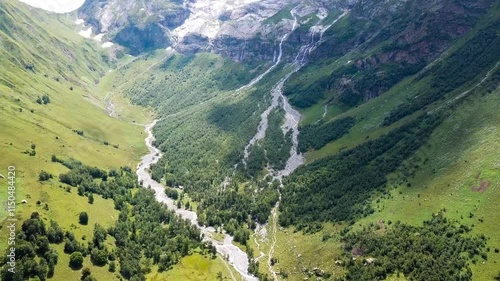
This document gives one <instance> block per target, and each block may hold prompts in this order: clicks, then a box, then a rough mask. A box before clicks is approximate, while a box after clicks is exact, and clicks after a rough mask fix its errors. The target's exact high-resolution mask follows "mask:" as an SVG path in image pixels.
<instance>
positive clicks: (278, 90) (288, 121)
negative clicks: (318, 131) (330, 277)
mask: <svg viewBox="0 0 500 281" xmlns="http://www.w3.org/2000/svg"><path fill="white" fill-rule="evenodd" d="M296 8H297V7H296ZM294 10H295V8H294V9H292V10H291V14H292V16H293V17H294V25H293V28H292V32H293V30H295V26H296V24H297V16H296V15H295V13H294ZM347 12H348V11H344V13H342V14H341V15H340V16H339V17H338V18H337V19H335V20H334V21H333V22H332V23H331V24H329V25H327V26H326V27H323V26H319V25H315V26H313V27H311V29H310V32H311V40H310V41H309V42H308V43H307V44H306V45H303V46H301V47H300V49H299V51H298V54H297V56H296V57H295V61H294V62H293V64H292V65H291V66H290V67H291V68H292V69H291V70H290V72H288V74H287V75H285V77H283V78H282V79H281V80H280V81H279V82H278V83H277V84H276V85H275V86H274V87H273V88H272V89H271V96H272V102H271V105H270V106H269V107H268V108H267V109H266V110H265V111H264V112H263V113H262V114H261V121H260V124H259V127H258V128H257V133H256V134H255V136H254V137H253V138H252V139H251V140H250V141H249V143H248V144H247V145H246V146H245V150H244V158H243V160H242V162H243V163H244V164H245V165H246V160H247V159H248V157H249V150H250V148H251V147H252V146H254V145H255V143H256V142H257V141H258V140H260V139H263V138H264V137H265V133H266V130H267V127H268V117H269V114H270V113H271V111H272V110H273V109H275V108H276V107H277V106H278V105H280V104H281V106H282V108H283V110H284V111H285V122H284V124H283V125H282V126H281V129H282V132H283V134H284V135H285V136H286V134H287V133H288V132H289V131H290V130H291V131H292V134H291V138H292V147H291V148H290V157H289V158H288V160H287V163H286V166H285V168H284V169H282V170H279V171H273V170H270V171H269V173H270V174H271V175H272V176H273V178H274V179H277V180H279V181H280V182H281V180H282V178H283V177H284V176H288V175H289V174H291V173H292V172H293V171H294V170H295V169H297V168H298V167H300V166H301V165H303V164H304V157H303V155H302V154H301V153H300V152H299V150H298V144H299V142H298V136H299V122H300V118H301V115H300V112H298V111H297V110H295V109H294V108H293V107H292V106H291V105H290V103H289V102H288V99H287V97H286V96H285V95H284V94H283V85H284V84H285V82H286V81H287V80H288V79H289V78H290V76H292V75H293V74H294V73H296V72H297V71H299V70H300V68H301V67H302V66H303V65H304V64H305V62H306V58H307V55H309V54H310V53H311V52H312V51H313V50H314V49H315V48H316V47H317V46H319V44H321V43H322V40H323V34H324V32H325V31H326V30H328V29H329V28H330V27H331V26H332V25H333V24H335V23H336V22H337V21H338V20H340V19H341V18H342V17H344V16H345V15H346V14H347ZM321 21H322V19H321V20H320V21H319V22H318V24H319V23H321ZM318 33H319V39H318V41H315V38H316V37H317V34H318ZM286 37H288V35H287V36H284V37H283V38H286ZM283 40H284V39H282V42H281V43H280V46H279V47H280V48H279V57H278V58H279V59H278V61H277V62H276V63H275V64H274V65H273V68H274V67H275V66H276V65H277V64H279V63H280V61H281V56H282V48H281V47H282V43H283ZM254 84H255V83H254ZM280 100H281V103H280ZM280 202H281V192H280V194H279V198H278V201H277V202H276V205H275V206H274V208H273V209H272V211H271V218H272V221H273V225H272V228H271V231H270V233H271V235H272V238H271V246H270V249H269V253H268V262H267V266H268V268H269V271H270V272H271V274H272V276H273V279H274V280H278V278H277V272H276V271H274V270H273V266H272V261H271V258H272V257H273V255H274V249H275V246H276V243H277V239H276V232H277V218H278V208H279V204H280ZM254 239H255V240H256V237H254ZM256 242H257V240H256ZM257 245H259V244H258V243H257ZM258 250H260V248H259V249H258ZM260 258H262V252H261V256H259V259H260Z"/></svg>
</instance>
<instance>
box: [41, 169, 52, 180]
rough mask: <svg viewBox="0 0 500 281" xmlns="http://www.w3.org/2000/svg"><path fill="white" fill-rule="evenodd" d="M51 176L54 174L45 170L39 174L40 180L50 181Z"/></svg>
mask: <svg viewBox="0 0 500 281" xmlns="http://www.w3.org/2000/svg"><path fill="white" fill-rule="evenodd" d="M51 178H52V175H51V174H49V173H47V172H45V171H44V170H42V171H40V174H39V175H38V180H39V181H48V180H49V179H51Z"/></svg>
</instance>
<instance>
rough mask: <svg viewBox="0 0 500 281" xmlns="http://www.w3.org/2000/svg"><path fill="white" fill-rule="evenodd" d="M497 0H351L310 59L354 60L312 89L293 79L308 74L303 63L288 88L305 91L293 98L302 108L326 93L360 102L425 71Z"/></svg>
mask: <svg viewBox="0 0 500 281" xmlns="http://www.w3.org/2000/svg"><path fill="white" fill-rule="evenodd" d="M493 3H494V1H493V0H481V1H475V0H433V1H425V2H422V1H417V0H407V1H392V0H381V1H365V0H360V1H357V2H355V3H350V4H351V5H350V13H349V16H348V17H346V19H345V21H344V22H343V23H342V24H341V26H338V27H336V28H334V29H332V30H329V32H327V33H326V34H325V42H324V43H323V44H322V45H321V46H319V47H318V48H317V50H316V51H315V52H314V53H313V54H311V56H312V58H311V60H312V61H316V62H317V61H321V60H334V59H338V58H340V57H342V56H344V55H346V54H348V53H351V54H352V56H351V57H352V59H351V60H350V61H349V62H348V63H347V64H346V65H344V66H342V67H339V68H337V69H335V71H333V72H331V71H330V72H331V74H330V75H329V76H325V77H323V78H321V79H320V81H317V83H315V84H314V85H312V86H307V87H308V88H304V86H300V85H299V84H300V83H298V82H297V84H295V83H293V81H294V80H296V81H300V79H301V78H300V77H301V76H302V75H307V72H308V71H309V69H308V68H309V67H305V68H304V69H302V71H301V72H300V73H297V74H296V75H295V76H294V77H292V79H291V80H290V81H292V83H289V85H288V87H287V89H286V91H285V92H286V94H287V95H294V94H299V93H301V95H300V96H297V97H294V98H292V103H294V105H295V106H298V107H308V106H311V105H313V104H315V103H316V102H317V101H319V100H321V99H322V98H324V97H326V96H329V97H332V100H330V102H334V103H340V104H342V105H347V106H356V105H358V104H359V103H361V102H363V101H366V100H369V99H371V98H374V97H377V96H379V95H380V94H382V93H384V92H385V91H387V90H388V89H389V88H391V87H392V86H393V85H395V84H396V83H398V82H399V81H401V80H402V79H404V78H405V77H407V76H408V75H413V74H416V73H418V72H419V71H421V70H422V69H423V68H424V67H425V66H426V65H427V64H429V63H430V62H432V61H433V60H435V59H436V58H437V57H438V56H439V55H440V54H442V53H443V52H445V51H446V50H447V49H448V48H449V47H450V46H451V45H452V44H453V42H455V40H457V39H458V38H460V37H462V36H464V35H465V34H466V33H467V32H469V31H470V30H471V28H472V27H473V26H474V25H475V24H476V23H477V21H478V19H479V18H480V17H481V16H482V15H484V14H485V13H486V12H487V11H488V10H489V9H490V7H491V5H492V4H493ZM312 69H315V68H314V67H311V70H312ZM304 93H307V94H304ZM305 96H308V97H307V98H306V97H305Z"/></svg>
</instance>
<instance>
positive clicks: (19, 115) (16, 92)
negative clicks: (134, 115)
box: [0, 0, 145, 280]
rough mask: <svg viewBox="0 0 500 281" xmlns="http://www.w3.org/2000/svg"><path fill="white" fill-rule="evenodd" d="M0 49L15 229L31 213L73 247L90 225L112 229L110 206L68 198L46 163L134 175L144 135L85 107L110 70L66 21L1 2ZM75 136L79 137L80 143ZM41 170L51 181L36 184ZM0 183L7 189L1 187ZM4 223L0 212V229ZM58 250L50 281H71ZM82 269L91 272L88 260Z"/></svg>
mask: <svg viewBox="0 0 500 281" xmlns="http://www.w3.org/2000/svg"><path fill="white" fill-rule="evenodd" d="M0 42H1V43H0V68H1V69H2V71H1V72H0V120H2V121H1V123H2V124H1V125H2V129H1V130H0V140H1V143H0V155H1V157H0V158H1V159H0V173H2V174H6V169H7V167H8V166H10V165H13V166H15V167H16V187H17V194H16V203H18V204H19V205H18V206H17V210H16V212H17V213H16V215H17V218H18V219H19V224H18V227H20V222H22V221H23V220H25V219H26V218H28V217H29V215H30V214H31V212H34V211H36V212H39V213H40V214H41V216H42V218H43V219H44V220H45V222H46V224H47V225H48V219H49V218H50V219H53V220H56V221H57V222H58V223H59V225H60V226H61V227H62V228H63V229H64V230H70V231H73V232H74V233H75V235H76V238H77V239H78V240H79V241H82V237H83V236H86V237H87V238H89V237H92V231H93V225H94V223H96V222H99V223H100V224H101V225H103V226H104V227H109V226H112V225H113V224H114V222H115V221H116V219H117V217H118V212H117V211H115V210H114V204H113V201H112V200H109V199H107V200H105V199H102V198H101V197H99V196H96V198H95V202H94V204H93V205H91V204H89V203H88V202H87V198H86V197H81V196H78V195H77V193H76V190H72V191H71V192H67V191H65V189H64V188H61V187H59V185H60V183H59V182H58V181H57V175H58V174H60V173H62V172H65V171H66V169H65V168H64V167H63V166H61V165H59V164H57V163H52V162H51V155H53V154H55V155H58V156H61V157H64V158H69V157H73V158H76V159H80V160H82V161H84V162H86V163H88V164H89V165H96V166H99V167H102V168H106V169H108V168H111V167H113V168H116V167H119V166H120V165H129V166H132V167H133V166H135V165H136V163H137V162H138V161H139V157H140V156H141V155H142V154H143V153H145V146H144V144H143V141H144V139H143V138H144V133H143V132H142V131H143V128H142V127H140V126H135V125H132V124H128V123H126V122H123V121H120V120H117V119H114V118H111V117H109V116H108V115H107V114H106V112H105V110H104V109H103V108H101V107H103V106H104V104H103V103H100V104H99V103H98V101H95V102H96V103H97V104H98V105H99V106H101V107H99V106H96V105H94V104H92V103H90V102H89V100H90V99H91V97H92V95H93V94H94V91H95V90H96V83H97V82H98V81H99V80H100V78H101V76H102V75H104V73H105V72H106V70H107V69H108V68H109V66H108V65H107V62H106V60H107V56H106V55H105V54H104V53H101V51H100V50H99V49H98V47H97V45H94V44H92V43H91V42H89V41H87V40H85V39H83V38H82V37H80V36H79V35H78V34H77V32H76V30H75V29H74V27H73V26H72V24H71V23H70V22H69V21H67V19H66V17H65V16H57V15H54V14H47V13H45V12H43V11H40V10H36V9H32V8H28V7H27V6H25V5H24V4H20V3H19V2H18V1H11V0H8V1H2V3H0ZM71 88H72V89H71ZM44 95H46V96H48V97H49V98H50V103H48V104H45V105H42V104H38V103H37V102H36V100H37V98H38V97H41V96H44ZM73 130H81V131H83V135H78V134H77V133H75V132H74V131H73ZM104 141H107V142H109V144H110V145H104ZM32 145H35V146H36V148H35V149H34V150H35V151H36V155H34V156H29V155H28V154H24V153H23V152H25V151H26V150H28V151H32V148H31V146H32ZM112 145H116V146H117V148H115V147H113V146H112ZM41 170H45V171H47V172H49V173H51V174H53V175H54V176H56V178H54V179H52V180H49V181H48V182H44V183H41V182H39V181H38V174H39V172H40V171H41ZM1 183H2V186H5V184H6V181H4V180H1ZM7 196H8V195H7V188H6V187H5V189H3V190H2V191H1V192H0V201H1V204H2V206H5V202H6V198H7ZM21 200H27V204H21ZM38 201H39V202H40V204H39V205H38V204H37V202H38ZM81 211H87V212H88V213H89V216H90V220H91V221H90V223H89V224H88V225H87V226H82V225H79V224H78V214H79V213H80V212H81ZM5 218H6V213H5V211H4V208H3V207H2V210H1V211H0V220H1V221H2V225H3V226H4V225H5V223H6V222H5ZM7 235H8V230H7V229H6V228H5V227H2V229H1V230H0V251H2V252H3V251H4V250H5V248H6V246H7V244H6V242H7V238H6V237H7ZM110 243H111V242H110ZM62 246H63V245H58V246H57V249H58V251H59V252H60V253H59V263H58V265H57V267H56V270H55V275H54V277H53V280H76V279H77V278H79V276H80V274H81V273H80V272H79V271H73V270H71V269H70V268H69V267H68V261H69V256H67V255H65V254H63V252H62ZM85 266H90V267H92V266H91V263H90V261H89V260H88V259H87V260H86V261H85ZM92 270H93V274H94V275H95V276H96V277H97V278H98V279H99V280H114V279H115V277H114V275H113V274H111V273H109V272H108V271H107V268H97V267H95V268H94V267H93V268H92ZM68 278H69V279H68Z"/></svg>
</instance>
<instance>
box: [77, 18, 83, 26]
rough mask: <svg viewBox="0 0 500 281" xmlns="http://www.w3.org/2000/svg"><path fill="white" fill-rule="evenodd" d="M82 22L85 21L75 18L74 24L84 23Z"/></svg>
mask: <svg viewBox="0 0 500 281" xmlns="http://www.w3.org/2000/svg"><path fill="white" fill-rule="evenodd" d="M84 22H85V21H84V20H82V19H77V20H76V21H75V24H76V25H80V24H82V23H84Z"/></svg>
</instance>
